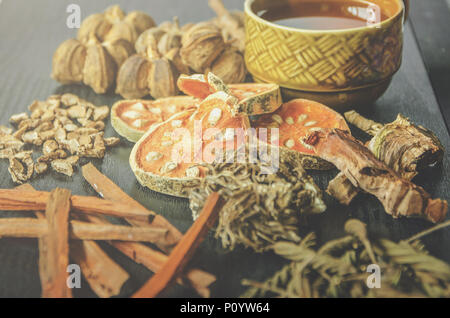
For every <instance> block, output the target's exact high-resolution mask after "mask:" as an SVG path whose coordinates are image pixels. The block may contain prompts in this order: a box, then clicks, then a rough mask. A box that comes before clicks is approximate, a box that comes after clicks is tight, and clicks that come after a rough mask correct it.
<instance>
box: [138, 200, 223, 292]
mask: <svg viewBox="0 0 450 318" xmlns="http://www.w3.org/2000/svg"><path fill="white" fill-rule="evenodd" d="M223 204H224V200H223V199H222V198H221V197H220V195H219V194H218V193H212V194H211V195H210V196H209V197H208V199H207V200H206V202H205V206H204V208H203V210H202V213H201V214H200V216H199V217H198V219H197V220H196V221H195V222H194V224H193V225H192V226H191V228H190V229H189V230H188V231H187V232H186V234H185V235H184V236H183V238H182V239H181V241H180V242H179V243H178V244H177V246H175V248H174V249H173V251H172V253H171V254H170V255H169V258H168V260H167V261H166V263H165V264H164V266H163V267H162V268H161V270H159V271H158V272H157V273H156V274H155V275H154V276H153V277H152V278H151V279H150V280H149V281H148V282H147V283H145V285H144V286H143V287H142V288H141V289H140V290H139V291H137V292H136V293H135V294H134V295H133V297H134V298H152V297H156V296H158V295H159V294H160V293H161V292H162V291H163V290H164V289H165V288H166V287H168V285H169V284H170V283H172V282H173V281H174V279H175V278H176V277H177V275H178V274H179V273H180V272H182V271H183V269H184V267H185V266H186V265H187V263H188V262H189V260H190V259H191V257H192V256H193V255H194V252H195V251H196V249H197V247H198V246H199V245H200V243H201V242H202V240H203V238H204V236H205V235H206V234H207V232H208V230H209V229H210V228H211V227H212V226H213V225H214V223H215V221H216V220H217V218H218V216H219V212H220V210H221V209H222V207H223Z"/></svg>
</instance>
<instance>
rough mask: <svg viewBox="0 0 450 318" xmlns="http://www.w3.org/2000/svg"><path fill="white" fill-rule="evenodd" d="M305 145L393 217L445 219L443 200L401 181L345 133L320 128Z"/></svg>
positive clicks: (445, 204) (392, 171)
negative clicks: (312, 148)
mask: <svg viewBox="0 0 450 318" xmlns="http://www.w3.org/2000/svg"><path fill="white" fill-rule="evenodd" d="M305 142H306V143H307V144H309V145H311V146H313V147H314V150H315V152H316V154H317V155H318V156H319V157H320V158H322V159H325V160H327V161H329V162H331V163H333V164H334V165H335V166H336V167H337V168H338V169H339V170H341V172H342V173H343V174H344V175H345V176H346V177H347V178H348V179H349V180H350V182H351V183H352V184H353V186H355V187H358V188H360V189H362V190H364V191H366V192H368V193H370V194H373V195H375V196H376V197H377V198H378V200H380V202H381V203H382V204H383V206H384V208H385V210H386V212H387V213H388V214H390V215H392V216H393V217H394V218H398V217H400V216H406V217H413V216H421V217H425V218H427V219H428V220H430V221H432V222H440V221H442V220H444V219H445V216H446V214H447V208H448V204H447V201H445V200H440V199H432V198H431V196H430V195H429V194H428V193H427V192H426V191H425V190H424V189H423V188H421V187H419V186H417V185H415V184H413V183H412V182H411V181H409V180H405V179H402V178H401V177H400V175H399V174H397V173H396V172H395V171H394V170H392V169H391V168H389V167H388V166H387V165H386V164H385V163H383V162H381V161H379V160H378V159H377V158H376V157H375V156H374V154H373V153H372V152H371V151H370V150H369V149H367V148H366V147H364V145H363V144H362V143H360V142H359V141H357V140H356V139H355V138H353V137H352V136H351V135H350V134H349V133H347V132H345V131H342V130H339V129H322V130H320V131H316V132H313V133H312V134H311V135H310V136H308V138H306V141H305Z"/></svg>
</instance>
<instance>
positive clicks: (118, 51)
mask: <svg viewBox="0 0 450 318" xmlns="http://www.w3.org/2000/svg"><path fill="white" fill-rule="evenodd" d="M102 45H103V46H104V47H105V49H106V50H107V51H108V53H109V54H110V55H111V56H112V58H113V59H114V61H115V62H116V65H117V67H118V68H120V67H121V66H122V64H123V63H124V62H125V61H126V60H127V59H128V58H129V57H130V56H131V55H133V54H134V47H133V45H132V44H131V43H130V42H128V41H126V40H124V39H116V40H113V41H111V42H110V41H106V42H103V43H102Z"/></svg>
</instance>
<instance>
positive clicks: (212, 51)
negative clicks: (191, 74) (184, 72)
mask: <svg viewBox="0 0 450 318" xmlns="http://www.w3.org/2000/svg"><path fill="white" fill-rule="evenodd" d="M224 49H225V42H224V40H223V37H222V33H221V32H220V29H219V28H218V27H217V26H215V25H214V24H213V23H211V22H201V23H198V24H196V25H195V26H193V27H192V28H190V29H189V30H188V31H187V32H185V33H184V34H183V38H182V49H181V52H180V54H181V58H182V60H183V62H184V64H186V65H188V66H189V67H190V68H192V69H193V70H194V71H195V72H197V73H204V72H205V71H206V69H207V68H208V67H210V66H211V64H212V63H213V62H214V60H215V59H216V58H217V57H219V55H220V54H221V53H222V51H223V50H224Z"/></svg>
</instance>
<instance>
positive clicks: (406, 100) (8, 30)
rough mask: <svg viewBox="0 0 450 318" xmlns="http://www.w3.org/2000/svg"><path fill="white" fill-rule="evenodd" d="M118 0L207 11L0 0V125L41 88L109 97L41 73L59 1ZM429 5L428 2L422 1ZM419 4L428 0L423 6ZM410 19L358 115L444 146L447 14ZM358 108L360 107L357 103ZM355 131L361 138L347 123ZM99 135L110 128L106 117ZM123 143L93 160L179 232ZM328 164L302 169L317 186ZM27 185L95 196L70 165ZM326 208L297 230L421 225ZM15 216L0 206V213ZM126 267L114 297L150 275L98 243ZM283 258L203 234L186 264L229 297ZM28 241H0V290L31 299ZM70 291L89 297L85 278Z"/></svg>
mask: <svg viewBox="0 0 450 318" xmlns="http://www.w3.org/2000/svg"><path fill="white" fill-rule="evenodd" d="M116 2H117V3H119V4H120V5H121V6H122V8H123V9H124V10H126V11H131V10H143V11H145V12H147V13H149V14H150V15H152V16H153V18H154V19H155V20H156V22H158V23H160V22H163V21H165V20H169V19H172V17H173V16H175V15H177V16H179V17H180V20H181V23H187V22H197V21H202V20H206V19H209V18H212V17H213V12H212V11H211V10H210V9H209V8H208V7H207V5H206V0H191V1H186V0H164V1H159V0H158V1H157V0H151V1H149V0H132V1H125V0H117V1H114V2H111V1H106V0H96V1H89V0H35V1H29V0H0V107H1V110H2V111H1V113H0V124H7V123H8V119H9V117H10V116H11V115H13V114H15V113H18V112H22V111H26V110H27V106H28V105H29V104H30V103H31V102H32V101H33V100H35V99H38V100H45V99H46V98H47V96H48V95H51V94H60V93H65V92H71V93H75V94H78V95H80V96H81V97H83V98H86V99H88V100H89V101H91V102H93V103H95V104H97V105H104V104H106V105H110V106H111V105H112V104H113V103H114V102H115V101H117V100H119V99H120V97H119V96H117V95H113V94H108V95H96V94H95V93H94V92H93V91H92V90H91V89H90V88H87V87H84V86H78V85H70V86H61V85H59V84H58V83H57V82H55V81H53V80H52V79H51V78H50V72H51V58H52V55H53V52H54V51H55V49H56V48H57V46H58V44H59V43H61V42H62V41H64V40H65V39H67V38H69V37H74V36H75V35H76V30H73V29H69V28H67V26H66V19H67V13H66V7H67V6H68V5H69V4H71V3H76V4H79V5H80V7H81V13H82V18H85V17H86V16H87V15H89V14H92V13H94V12H100V11H103V10H104V9H105V8H106V7H107V6H109V5H111V4H113V3H116ZM225 3H226V5H227V7H229V8H233V9H242V6H243V2H242V0H232V1H231V0H226V1H225ZM430 3H433V4H430ZM428 4H429V5H428ZM411 6H412V12H411V19H410V20H409V21H408V23H407V25H406V27H405V45H404V59H403V65H402V67H401V70H400V71H399V73H398V74H397V75H396V76H395V77H394V80H393V82H392V85H391V87H390V88H389V90H388V91H387V92H386V94H385V95H384V96H383V97H382V98H381V99H380V100H379V101H377V102H376V103H375V104H374V105H369V106H368V107H366V108H367V110H366V111H365V112H364V114H365V115H367V116H369V117H370V118H373V119H374V120H377V121H379V122H390V121H392V120H394V119H395V117H396V115H397V113H402V114H404V115H406V116H408V117H410V118H411V119H413V121H415V122H417V123H419V124H422V125H423V126H425V127H428V128H431V129H432V130H433V131H434V132H435V133H436V134H437V135H438V137H439V138H440V139H441V141H442V142H443V144H444V146H445V147H446V149H450V139H449V132H448V130H447V127H448V126H447V127H446V123H445V120H444V115H445V116H446V118H447V124H448V123H449V122H450V105H449V103H450V96H449V94H450V90H449V87H448V85H449V83H450V80H449V76H450V69H449V68H450V62H449V57H450V47H449V44H450V42H449V38H448V29H449V28H448V27H449V21H450V13H449V10H448V7H447V5H446V3H445V1H444V0H433V1H423V0H413V1H412V4H411ZM366 106H367V105H366ZM354 133H355V135H356V136H359V137H363V135H361V134H358V132H357V131H354ZM106 135H107V136H116V133H115V132H114V130H113V129H112V127H111V125H110V123H108V125H107V129H106ZM131 147H132V144H131V143H129V142H126V141H122V142H121V144H120V146H119V147H117V148H115V149H112V150H110V151H108V152H107V154H106V156H105V158H104V159H103V160H94V161H93V163H94V164H95V165H96V166H97V167H98V168H99V169H100V170H101V171H102V172H103V173H105V174H106V175H107V176H109V177H110V178H111V179H112V180H113V181H114V182H116V183H117V184H118V185H120V187H122V188H123V189H124V190H125V191H126V192H127V193H128V194H130V195H131V196H133V197H134V198H136V199H137V200H138V201H139V202H141V203H142V204H143V205H145V206H146V207H148V208H149V209H152V210H154V211H156V212H158V213H160V214H162V215H164V216H165V217H166V218H167V219H168V220H169V221H170V222H172V223H173V224H174V225H175V226H177V227H178V228H179V229H180V230H181V231H183V232H185V231H186V230H187V229H188V228H189V226H190V225H191V224H192V219H191V214H190V211H189V208H188V202H187V200H184V199H179V198H174V197H170V196H165V195H162V194H159V193H156V192H153V191H150V190H148V189H146V188H143V187H141V186H140V185H139V184H138V182H137V181H136V179H135V178H134V175H133V173H132V172H131V169H130V167H129V165H128V156H129V153H130V150H131ZM7 167H8V162H7V160H1V161H0V173H1V178H0V188H12V187H14V184H13V183H12V181H11V178H10V176H9V174H8V171H7ZM336 173H337V171H335V170H334V171H330V172H325V173H324V172H322V173H311V174H312V175H313V177H314V178H315V180H316V182H317V183H318V184H319V186H321V187H322V188H324V187H325V186H326V184H327V182H328V181H329V180H330V179H331V178H332V177H333V176H334V175H335V174H336ZM416 182H417V183H418V184H420V185H422V186H424V187H425V189H427V190H428V191H429V192H430V193H431V194H432V195H433V196H434V197H440V198H443V199H447V200H450V190H449V189H450V156H449V155H448V153H446V155H445V158H444V162H443V164H442V165H440V166H438V167H436V168H435V169H434V170H433V171H431V172H430V173H428V174H427V175H425V176H421V177H419V178H417V179H416ZM31 184H32V185H33V186H34V187H35V188H36V189H40V190H51V189H53V188H54V187H56V186H58V187H64V188H69V189H70V190H71V191H72V193H74V194H80V195H95V193H94V191H93V190H92V189H91V188H90V187H89V185H88V184H87V183H86V182H85V181H83V179H82V176H81V172H80V169H78V171H77V173H76V174H75V175H74V176H73V177H71V178H70V177H65V176H62V175H59V174H56V173H54V172H49V173H47V174H46V175H45V176H42V177H38V178H35V179H34V180H33V181H32V182H31ZM326 201H327V205H328V210H327V211H326V212H325V213H324V214H322V215H320V216H315V217H313V218H311V219H310V220H309V222H308V224H305V225H304V226H302V232H303V233H307V232H309V231H315V232H316V233H317V235H318V240H319V243H320V242H321V241H323V240H328V239H332V238H336V237H339V236H340V235H342V234H343V233H342V228H343V224H344V223H345V220H346V219H348V218H349V217H356V218H359V219H361V220H362V221H364V222H366V223H367V224H368V227H369V230H370V231H371V232H372V233H374V235H383V236H385V237H389V238H391V239H393V240H398V239H402V238H406V237H409V236H411V235H412V234H415V233H417V232H419V231H421V230H423V229H425V228H428V227H430V226H431V225H430V223H428V222H426V221H422V220H418V219H401V220H393V219H392V218H391V217H390V216H388V215H387V214H386V213H385V212H384V210H383V208H382V206H381V205H380V204H379V203H378V201H377V200H376V199H374V198H373V197H371V196H369V195H360V196H359V197H358V198H357V199H356V200H355V202H353V204H352V205H351V206H349V207H344V206H341V205H338V204H337V203H336V202H334V201H333V200H332V199H331V198H329V197H327V198H326ZM3 215H4V216H11V215H20V214H18V213H12V212H2V216H3ZM424 242H425V243H426V245H427V246H428V248H429V250H430V252H431V253H432V254H433V255H436V256H438V257H440V258H442V259H444V260H445V261H447V262H450V250H449V245H450V229H447V230H442V231H440V232H437V233H434V234H433V235H431V236H429V237H427V238H426V239H425V240H424ZM101 245H102V247H104V248H105V250H106V251H107V253H108V254H109V255H111V257H113V258H114V260H116V261H117V262H118V263H119V264H120V265H122V266H123V268H124V269H126V270H127V271H128V272H129V273H130V274H131V275H130V276H131V278H130V280H129V281H128V282H127V283H126V284H125V286H124V287H123V290H122V292H121V294H120V296H129V295H131V294H132V293H133V292H134V291H136V290H137V289H138V288H139V287H140V286H141V285H142V284H143V283H144V282H145V281H146V280H147V279H148V278H149V277H150V276H151V273H150V272H149V271H147V270H146V269H145V268H143V267H142V266H140V265H137V264H135V263H133V262H132V261H130V260H129V259H127V258H126V257H125V256H123V255H121V254H120V253H118V252H117V251H115V250H114V249H112V248H109V246H107V245H106V244H101ZM282 264H283V261H282V260H281V259H279V258H278V257H276V256H274V255H272V254H270V253H266V254H257V253H254V252H252V251H251V250H248V249H244V248H242V247H240V248H237V249H236V250H235V251H233V252H227V251H224V250H223V249H222V248H221V246H220V243H219V242H218V241H217V240H215V239H214V237H213V234H212V233H210V235H209V236H208V237H207V239H206V240H205V242H204V243H203V244H202V245H201V247H200V249H199V251H198V252H197V253H196V255H195V257H194V260H193V261H192V263H191V265H192V266H196V267H199V268H203V269H205V270H207V271H210V272H211V273H214V274H215V275H217V279H218V280H217V282H216V283H215V284H214V285H213V287H212V296H215V297H236V296H239V295H240V294H241V293H242V292H243V291H244V290H245V289H244V288H243V287H242V286H241V284H240V281H241V279H242V278H250V279H253V280H259V281H261V280H264V279H265V278H267V277H269V276H271V275H272V274H273V273H274V271H275V270H277V269H278V268H279V267H280V266H281V265H282ZM39 295H40V282H39V275H38V249H37V241H36V240H32V239H1V240H0V297H39ZM74 295H75V296H81V297H94V296H95V294H94V293H93V292H92V291H91V290H90V288H89V286H88V285H87V283H86V281H83V282H82V288H81V289H77V290H75V291H74ZM165 295H166V296H170V297H180V296H188V297H189V296H195V293H194V292H193V291H192V290H189V289H187V288H183V287H180V286H176V287H173V288H171V289H170V290H169V291H167V292H166V294H165Z"/></svg>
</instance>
